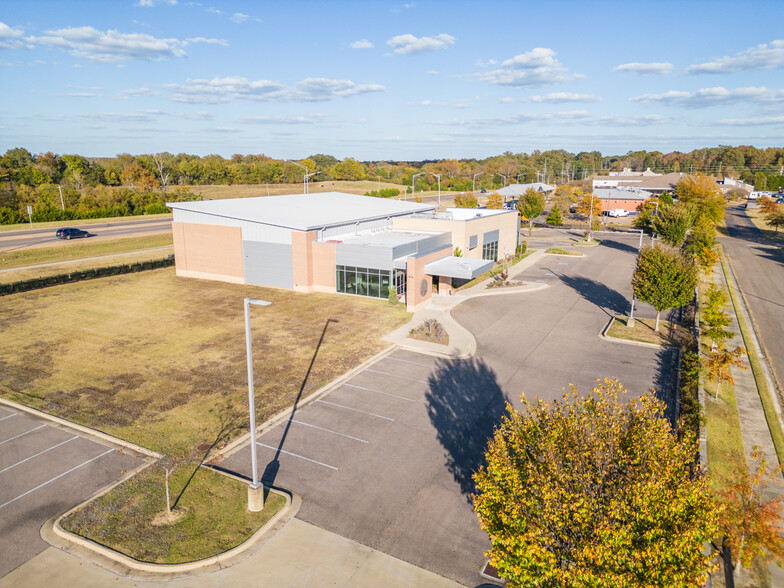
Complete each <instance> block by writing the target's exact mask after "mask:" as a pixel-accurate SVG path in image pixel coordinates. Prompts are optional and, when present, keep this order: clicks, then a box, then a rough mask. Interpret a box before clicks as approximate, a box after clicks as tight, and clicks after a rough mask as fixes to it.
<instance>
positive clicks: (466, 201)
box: [455, 194, 478, 208]
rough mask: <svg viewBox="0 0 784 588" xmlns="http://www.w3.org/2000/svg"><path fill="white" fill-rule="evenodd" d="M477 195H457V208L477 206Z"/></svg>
mask: <svg viewBox="0 0 784 588" xmlns="http://www.w3.org/2000/svg"><path fill="white" fill-rule="evenodd" d="M477 204H478V203H477V200H476V196H474V195H473V194H458V195H457V196H455V206H456V207H457V208H476V206H477Z"/></svg>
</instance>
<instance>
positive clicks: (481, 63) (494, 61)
mask: <svg viewBox="0 0 784 588" xmlns="http://www.w3.org/2000/svg"><path fill="white" fill-rule="evenodd" d="M474 63H475V64H476V67H492V66H494V65H498V60H497V59H488V60H487V61H482V60H481V59H477V60H476V61H475V62H474Z"/></svg>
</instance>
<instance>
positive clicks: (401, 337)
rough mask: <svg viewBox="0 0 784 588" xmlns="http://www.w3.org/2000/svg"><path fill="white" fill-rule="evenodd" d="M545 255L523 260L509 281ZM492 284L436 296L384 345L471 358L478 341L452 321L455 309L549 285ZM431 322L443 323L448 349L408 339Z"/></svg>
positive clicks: (539, 252)
mask: <svg viewBox="0 0 784 588" xmlns="http://www.w3.org/2000/svg"><path fill="white" fill-rule="evenodd" d="M544 255H545V253H544V250H536V251H534V252H533V253H531V255H529V256H528V257H526V258H525V259H524V260H522V261H521V262H519V263H517V264H516V265H514V266H512V267H511V268H510V271H509V280H510V281H515V280H516V279H517V276H519V275H522V273H523V272H525V270H527V269H528V268H529V267H531V266H532V265H534V264H535V263H537V262H539V261H540V260H541V259H542V257H543V256H544ZM492 281H493V278H488V279H486V280H484V281H482V282H480V283H479V284H476V285H475V286H472V287H470V288H467V289H465V290H460V291H458V292H457V293H455V294H454V295H444V294H435V295H433V297H432V299H431V302H430V304H429V305H427V306H426V307H424V308H422V309H420V310H417V311H416V312H414V316H413V317H412V318H411V321H410V322H409V323H407V324H405V325H403V326H402V327H399V328H398V329H396V330H394V331H392V332H391V333H389V334H388V335H386V336H385V337H384V338H383V339H384V341H388V342H390V343H395V344H396V345H397V346H398V347H400V348H402V349H409V350H411V351H417V352H419V353H427V354H430V355H437V356H440V357H471V356H472V355H473V354H474V353H475V352H476V339H475V338H474V336H473V335H472V334H471V332H470V331H469V330H468V329H466V328H465V327H463V326H461V325H460V324H459V323H458V322H457V321H456V320H455V319H453V318H452V314H451V311H452V309H453V308H454V307H455V306H457V305H458V304H460V303H461V302H464V301H465V300H468V299H469V298H474V297H477V296H502V295H505V294H519V293H521V292H533V291H536V290H541V289H543V288H547V285H546V284H536V283H527V284H524V285H522V286H510V287H506V288H497V289H488V288H487V285H488V284H489V283H490V282H492ZM428 319H435V320H437V321H438V322H439V323H441V325H442V326H443V327H444V329H445V330H446V332H447V334H448V335H449V345H440V344H438V343H430V342H428V341H420V340H418V339H411V338H409V337H408V334H409V332H411V330H412V329H415V328H416V327H418V326H420V325H421V324H422V323H424V322H425V321H426V320H428Z"/></svg>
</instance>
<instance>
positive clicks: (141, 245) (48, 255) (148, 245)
mask: <svg viewBox="0 0 784 588" xmlns="http://www.w3.org/2000/svg"><path fill="white" fill-rule="evenodd" d="M172 244H173V240H172V235H171V233H160V234H154V235H145V236H141V237H122V238H118V239H101V240H95V241H93V240H91V239H82V240H80V241H78V242H77V241H69V242H68V243H63V244H61V245H52V246H48V247H26V248H24V249H17V250H15V251H2V252H0V269H10V268H14V267H22V266H26V265H35V264H39V263H51V262H56V261H74V260H77V259H83V258H85V257H93V256H98V255H109V254H113V253H128V252H132V251H139V250H142V249H155V248H158V247H170V246H172ZM165 256H166V255H165V254H159V255H158V256H157V257H165ZM110 265H114V264H110ZM91 267H96V266H91ZM58 273H60V272H58ZM36 277H37V276H36ZM10 281H12V280H9V279H7V278H6V277H5V276H4V275H3V274H0V282H3V283H5V282H10Z"/></svg>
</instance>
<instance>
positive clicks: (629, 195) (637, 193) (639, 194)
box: [593, 187, 653, 200]
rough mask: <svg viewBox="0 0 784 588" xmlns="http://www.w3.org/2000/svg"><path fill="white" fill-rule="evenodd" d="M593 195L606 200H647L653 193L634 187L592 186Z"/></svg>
mask: <svg viewBox="0 0 784 588" xmlns="http://www.w3.org/2000/svg"><path fill="white" fill-rule="evenodd" d="M593 195H594V196H596V197H597V198H599V199H608V200H647V199H648V198H650V197H651V196H653V194H652V193H651V192H646V191H645V190H640V189H639V188H637V187H634V188H594V189H593Z"/></svg>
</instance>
